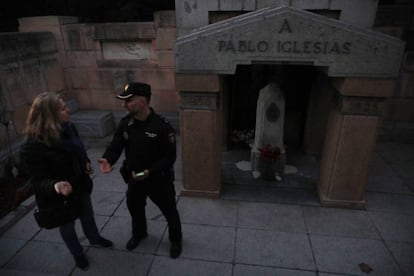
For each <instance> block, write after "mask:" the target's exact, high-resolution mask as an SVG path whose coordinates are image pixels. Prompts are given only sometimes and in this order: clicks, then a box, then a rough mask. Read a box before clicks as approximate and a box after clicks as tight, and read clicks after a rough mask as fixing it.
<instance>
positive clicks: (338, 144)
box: [318, 78, 394, 208]
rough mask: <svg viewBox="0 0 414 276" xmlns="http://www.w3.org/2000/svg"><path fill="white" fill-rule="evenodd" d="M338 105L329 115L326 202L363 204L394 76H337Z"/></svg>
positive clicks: (322, 189) (322, 192)
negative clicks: (390, 78) (372, 77)
mask: <svg viewBox="0 0 414 276" xmlns="http://www.w3.org/2000/svg"><path fill="white" fill-rule="evenodd" d="M334 86H335V87H336V89H337V91H338V94H337V96H336V97H335V108H334V110H332V111H331V113H330V115H329V119H328V124H327V129H326V136H325V142H324V148H323V153H322V161H321V172H320V177H319V183H318V184H319V187H318V188H319V197H320V200H321V204H322V205H325V206H337V207H348V208H363V207H364V206H365V200H364V192H365V186H366V184H367V180H368V173H369V166H370V160H371V156H372V153H373V151H374V148H375V144H376V139H377V130H378V127H379V122H380V120H379V116H380V114H381V111H382V106H383V103H384V100H385V98H386V97H388V96H390V95H391V94H392V92H393V90H394V82H393V81H392V80H382V79H363V78H350V79H337V80H334Z"/></svg>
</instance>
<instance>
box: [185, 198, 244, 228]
mask: <svg viewBox="0 0 414 276" xmlns="http://www.w3.org/2000/svg"><path fill="white" fill-rule="evenodd" d="M178 211H179V212H180V217H181V222H182V223H189V224H200V225H216V226H233V227H235V226H236V224H237V202H234V201H228V200H217V199H204V200H200V199H199V198H193V197H181V198H180V201H179V202H178Z"/></svg>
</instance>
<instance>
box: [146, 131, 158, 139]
mask: <svg viewBox="0 0 414 276" xmlns="http://www.w3.org/2000/svg"><path fill="white" fill-rule="evenodd" d="M145 136H147V137H149V138H155V137H157V133H152V132H148V131H145Z"/></svg>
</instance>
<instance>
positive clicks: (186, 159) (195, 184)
mask: <svg viewBox="0 0 414 276" xmlns="http://www.w3.org/2000/svg"><path fill="white" fill-rule="evenodd" d="M176 81H177V89H178V90H179V91H180V106H181V110H180V121H181V122H180V124H181V146H182V166H183V189H182V191H181V194H182V195H187V196H205V197H218V196H219V195H220V189H221V145H222V141H221V140H222V109H221V108H220V106H219V102H220V101H219V98H220V92H221V85H220V77H219V76H218V75H191V74H177V75H176Z"/></svg>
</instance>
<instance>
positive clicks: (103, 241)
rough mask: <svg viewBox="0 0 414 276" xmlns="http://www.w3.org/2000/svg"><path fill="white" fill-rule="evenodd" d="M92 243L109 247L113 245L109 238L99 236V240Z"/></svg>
mask: <svg viewBox="0 0 414 276" xmlns="http://www.w3.org/2000/svg"><path fill="white" fill-rule="evenodd" d="M92 245H95V246H100V247H106V248H109V247H112V246H113V243H112V242H111V241H110V240H107V239H105V238H103V237H100V238H99V241H98V242H95V243H92Z"/></svg>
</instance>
